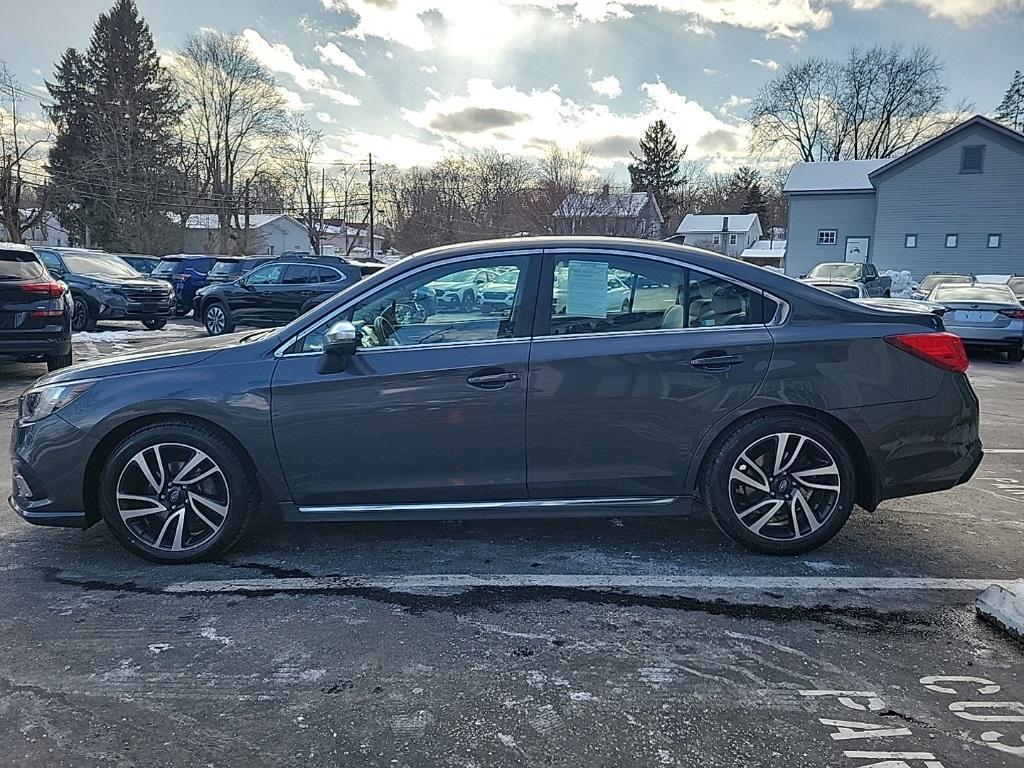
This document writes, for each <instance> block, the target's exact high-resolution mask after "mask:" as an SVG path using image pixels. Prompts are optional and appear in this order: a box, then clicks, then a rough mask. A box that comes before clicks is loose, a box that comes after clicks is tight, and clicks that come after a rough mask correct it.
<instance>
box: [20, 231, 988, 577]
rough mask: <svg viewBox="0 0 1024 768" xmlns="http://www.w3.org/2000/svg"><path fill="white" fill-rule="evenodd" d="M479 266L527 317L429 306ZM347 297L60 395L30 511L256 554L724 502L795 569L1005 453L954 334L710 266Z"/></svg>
mask: <svg viewBox="0 0 1024 768" xmlns="http://www.w3.org/2000/svg"><path fill="white" fill-rule="evenodd" d="M293 266H295V265H293V264H265V265H264V266H262V267H259V268H258V269H257V270H256V272H253V273H252V274H253V275H255V274H257V273H259V272H260V271H261V270H268V271H272V270H279V271H281V273H282V274H283V272H285V271H287V270H288V269H291V268H292V267H293ZM299 266H302V267H312V268H315V269H319V268H320V267H321V265H320V264H301V265H299ZM468 269H490V270H493V271H494V272H497V273H499V274H508V273H514V274H516V275H517V280H516V282H515V285H514V286H513V292H514V293H515V297H514V299H513V301H512V302H511V303H510V304H509V305H508V306H507V307H506V308H497V311H495V308H488V309H486V310H485V309H484V308H482V307H475V308H474V307H469V308H467V309H466V311H462V312H458V313H452V312H440V311H437V309H436V308H435V309H434V310H433V311H427V312H426V313H425V314H424V315H416V314H414V313H412V312H410V311H408V309H407V306H408V304H409V303H410V302H413V301H416V299H415V296H416V294H417V292H419V291H420V290H421V289H422V288H424V287H425V286H429V285H431V284H434V283H438V282H441V283H443V282H446V280H447V278H449V277H451V276H453V275H456V274H458V273H460V272H463V271H465V270H468ZM264 277H266V275H265V276H264ZM611 277H614V278H615V279H614V280H611V279H610V278H611ZM345 284H346V285H347V286H348V288H347V289H345V290H343V291H341V292H340V293H339V294H337V295H336V296H334V297H333V298H331V299H329V300H328V301H326V302H324V303H323V304H321V305H320V306H318V307H316V308H314V309H313V310H311V311H310V312H308V313H306V314H305V315H302V316H301V317H299V318H298V319H296V320H295V321H294V322H292V323H291V324H289V325H287V326H286V327H284V328H281V329H279V330H264V331H249V332H246V333H239V334H236V335H231V336H225V337H222V338H212V339H207V338H204V339H195V340H191V341H186V342H181V343H179V344H176V346H175V348H174V349H173V350H168V349H166V348H163V349H154V350H152V351H150V352H149V353H145V352H143V353H141V354H140V353H138V352H136V353H134V354H131V355H125V356H122V357H108V358H105V359H104V360H103V361H94V362H91V363H90V364H89V365H88V366H87V367H71V368H68V369H66V370H64V371H59V372H57V373H52V374H49V375H47V376H45V377H44V378H42V379H40V380H39V381H38V382H36V384H35V385H34V386H33V387H32V389H30V390H29V391H28V392H27V393H25V395H23V396H22V398H21V400H20V403H19V416H18V421H17V423H16V425H15V427H14V434H13V441H12V450H11V457H12V463H13V473H14V494H13V496H12V498H11V503H12V504H13V506H14V508H15V510H16V511H18V512H19V513H20V514H21V515H22V516H23V517H24V518H26V519H27V520H28V521H29V522H33V523H37V524H40V525H66V526H78V527H87V526H89V525H91V524H92V523H94V522H96V521H97V520H99V519H101V518H102V519H103V520H105V521H106V523H107V525H108V526H109V527H110V529H111V531H112V532H113V534H114V535H115V536H116V537H117V538H118V539H119V540H120V541H121V542H122V543H123V544H124V545H125V546H126V547H127V548H128V549H130V550H131V551H133V552H135V553H137V554H139V555H141V556H143V557H147V558H150V559H152V560H156V561H160V562H187V561H192V560H197V559H200V558H204V557H210V556H213V555H215V554H216V553H218V552H222V551H223V550H224V549H226V548H227V547H229V546H231V545H232V544H233V543H234V542H236V541H237V540H238V539H239V537H240V536H241V535H242V534H243V533H244V532H245V530H246V528H247V527H248V526H249V525H250V523H251V521H252V520H253V518H254V515H255V513H256V511H257V510H258V509H259V507H260V504H261V502H262V503H266V504H268V505H271V506H276V507H277V508H278V509H279V510H280V513H281V515H282V516H283V517H284V519H285V520H291V521H317V522H320V521H327V520H359V521H360V522H362V523H364V524H365V523H366V522H368V521H371V520H373V521H381V520H415V519H424V518H434V519H436V518H442V519H453V518H462V519H481V518H489V517H496V516H506V517H512V518H517V519H521V518H524V517H530V516H539V517H579V516H582V515H605V516H608V515H610V516H616V517H619V516H622V515H665V514H676V513H679V514H685V513H687V512H688V511H689V510H690V508H691V505H692V503H693V501H694V500H695V499H700V500H701V501H702V502H703V506H704V507H705V508H707V509H708V510H709V512H710V514H711V515H712V516H713V518H714V520H715V522H716V523H717V524H718V526H719V527H720V528H721V529H722V530H723V531H724V532H725V533H726V534H728V535H729V536H730V537H732V538H733V539H734V540H736V541H738V542H740V543H741V544H743V545H745V546H747V547H749V548H751V549H755V550H757V551H760V552H767V553H773V554H797V553H801V552H806V551H808V550H810V549H813V548H814V547H818V546H821V545H822V544H824V543H825V542H827V541H828V540H829V539H831V538H832V537H833V536H835V535H836V534H837V533H838V532H839V530H840V529H841V528H842V527H843V525H844V524H845V523H846V520H847V518H848V517H849V516H850V514H851V512H852V510H853V508H854V504H855V503H856V504H857V505H859V506H860V507H862V508H864V509H868V510H873V509H875V508H876V507H877V506H878V505H879V504H880V503H881V502H882V501H883V500H884V499H891V498H896V497H901V496H909V495H911V494H916V493H926V492H930V491H940V490H944V489H946V488H952V487H953V486H954V485H957V484H959V483H965V482H967V481H968V480H969V479H970V478H971V476H972V474H973V473H974V471H975V470H976V469H977V467H978V464H979V463H980V462H981V459H982V450H981V442H980V440H979V438H978V401H977V399H976V398H975V395H974V392H973V391H972V390H971V386H970V383H969V382H968V380H967V376H966V375H965V371H966V369H967V364H968V362H967V357H966V355H965V353H964V348H963V344H962V343H961V342H960V339H959V338H958V337H956V336H954V335H953V334H950V333H946V332H945V331H944V330H943V328H942V320H941V319H940V318H938V317H936V316H934V315H932V314H929V313H927V312H901V311H895V310H886V309H875V308H872V307H865V306H862V305H859V304H855V303H853V302H852V301H848V300H846V299H843V298H840V297H838V296H833V295H832V294H830V293H826V292H824V291H820V290H818V289H817V288H814V287H812V286H809V285H806V284H804V283H801V282H799V281H797V280H792V279H790V278H788V277H785V276H784V275H778V274H775V273H774V272H769V271H768V270H765V269H761V268H760V267H757V266H754V265H751V264H746V263H744V262H742V261H738V260H736V259H730V258H726V257H724V256H719V255H716V254H713V253H709V252H707V251H703V250H699V249H696V248H688V247H685V246H678V245H672V244H669V243H660V242H653V241H650V240H630V239H625V238H598V237H593V238H582V237H564V238H558V237H550V238H514V239H508V240H493V241H490V242H482V243H464V244H460V245H457V246H449V247H446V248H435V249H433V250H430V251H427V252H425V253H422V254H420V255H418V256H414V257H411V258H409V259H406V260H404V261H402V262H399V263H398V264H395V265H393V266H391V267H389V268H388V269H385V270H383V271H381V272H380V273H378V274H376V275H373V276H371V277H369V278H367V279H366V280H363V281H361V282H356V281H355V280H346V281H345ZM623 286H625V290H626V291H627V295H626V296H625V298H624V299H622V298H620V296H619V292H620V291H622V290H623ZM644 286H649V287H644ZM211 290H219V288H217V289H211ZM556 290H557V291H558V300H557V301H556ZM613 291H614V294H613V293H612V292H613ZM613 299H614V300H613ZM890 514H892V512H890ZM907 524H908V525H913V524H914V523H913V521H908V523H907ZM680 525H681V526H682V527H684V528H685V526H686V522H685V520H684V521H683V522H681V523H680Z"/></svg>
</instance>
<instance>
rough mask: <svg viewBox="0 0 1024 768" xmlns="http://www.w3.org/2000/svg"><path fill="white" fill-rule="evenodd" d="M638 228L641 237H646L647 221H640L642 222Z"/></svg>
mask: <svg viewBox="0 0 1024 768" xmlns="http://www.w3.org/2000/svg"><path fill="white" fill-rule="evenodd" d="M637 226H638V227H639V229H640V237H643V236H645V235H646V234H647V220H646V219H640V222H639V223H638V224H637Z"/></svg>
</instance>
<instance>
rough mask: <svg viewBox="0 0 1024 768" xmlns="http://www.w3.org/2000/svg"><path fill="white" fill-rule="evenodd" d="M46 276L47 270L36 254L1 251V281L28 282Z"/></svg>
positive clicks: (19, 251)
mask: <svg viewBox="0 0 1024 768" xmlns="http://www.w3.org/2000/svg"><path fill="white" fill-rule="evenodd" d="M45 276H46V270H44V269H43V265H42V263H41V262H40V261H39V257H38V256H36V255H35V254H34V253H31V252H30V251H21V250H6V249H2V250H0V280H27V279H32V278H36V277H45Z"/></svg>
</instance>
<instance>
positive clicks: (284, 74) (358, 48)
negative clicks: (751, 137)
mask: <svg viewBox="0 0 1024 768" xmlns="http://www.w3.org/2000/svg"><path fill="white" fill-rule="evenodd" d="M138 4H139V7H140V9H141V11H142V14H143V15H144V16H145V17H146V19H147V20H148V21H149V23H150V26H151V28H152V30H153V33H154V35H155V37H156V41H157V45H158V47H159V48H160V49H161V50H173V49H174V48H176V47H177V46H179V45H180V44H181V43H182V41H183V40H184V39H185V38H186V37H187V36H188V35H189V34H191V33H193V32H194V31H195V30H197V29H198V28H200V27H209V28H213V29H217V30H220V31H222V32H231V33H237V34H242V35H244V36H245V38H246V39H247V40H248V41H249V44H250V47H251V48H252V51H253V53H254V54H255V55H256V56H257V57H258V58H259V59H260V60H261V61H263V62H264V64H266V66H267V67H268V68H270V69H271V70H272V71H273V72H274V73H275V75H276V76H277V78H278V81H279V82H280V84H281V86H282V89H283V93H284V94H285V97H286V98H287V100H288V102H289V104H290V105H291V106H292V107H293V108H294V109H297V110H304V111H306V113H307V114H308V116H309V119H310V121H311V122H312V123H313V124H314V125H316V126H318V127H320V128H322V129H323V131H324V133H325V135H326V136H327V145H328V147H329V149H328V155H327V157H326V158H325V159H353V158H355V157H356V156H363V155H365V153H366V152H370V151H372V152H373V153H374V155H375V157H376V158H378V159H379V160H381V161H382V162H392V163H396V164H399V165H412V164H417V163H427V162H430V161H433V160H436V159H437V158H439V157H441V156H443V155H445V154H446V153H450V152H456V151H459V150H460V149H462V148H466V147H470V148H472V147H495V148H498V149H500V150H503V151H510V152H517V153H522V154H539V153H541V152H543V151H544V150H545V147H546V146H547V145H549V143H550V142H558V143H560V144H563V145H566V146H572V145H574V144H576V143H578V142H583V143H586V144H588V145H590V146H591V147H592V148H593V152H594V156H595V160H596V162H597V164H598V165H600V166H602V167H603V168H605V169H606V170H607V171H608V172H610V173H612V174H615V175H617V176H619V177H620V178H621V177H624V176H625V174H624V166H623V161H624V159H625V158H627V157H628V150H629V149H632V148H635V146H636V141H637V139H638V138H639V136H640V135H641V134H642V133H643V129H644V128H645V127H646V125H647V124H648V123H649V122H650V121H651V120H653V119H655V118H657V117H662V118H664V119H665V120H667V121H668V123H669V125H670V126H671V127H672V128H673V130H675V132H676V134H677V136H678V137H679V139H680V144H685V145H687V146H688V147H689V149H688V153H687V157H688V158H696V159H705V160H707V161H708V162H709V163H711V164H712V165H713V166H714V167H718V168H726V167H731V166H734V165H735V164H736V163H737V162H738V161H740V160H742V159H745V158H746V155H747V148H746V138H745V134H744V130H743V127H742V122H741V116H742V114H743V112H744V110H745V105H746V104H747V103H748V101H749V99H750V98H751V96H753V95H754V94H755V93H756V92H757V90H758V88H759V87H760V86H761V85H762V84H763V83H764V82H765V80H766V79H768V78H770V77H771V76H772V75H773V74H774V73H775V72H776V71H777V69H778V68H779V67H780V66H783V65H784V64H785V63H786V62H788V61H793V60H797V59H800V58H803V57H807V56H812V55H825V56H834V55H837V54H840V53H842V52H844V51H845V50H846V49H848V48H849V47H850V46H852V45H872V44H877V43H882V44H888V43H892V42H900V43H905V44H908V45H914V44H919V43H923V44H927V45H929V46H931V47H932V48H933V49H935V50H936V51H937V52H938V53H939V55H940V56H941V57H942V58H943V59H944V60H945V61H946V62H947V64H948V66H949V74H950V80H951V84H952V87H953V91H954V94H956V95H958V96H966V97H967V98H969V99H970V100H971V101H973V102H974V104H975V106H976V108H977V109H978V111H981V112H990V111H991V110H992V109H993V108H994V107H995V106H996V104H998V102H999V100H1000V98H1001V97H1002V93H1003V92H1004V91H1005V89H1006V87H1007V85H1008V84H1009V81H1010V78H1011V76H1012V74H1013V70H1014V69H1024V53H1021V51H1022V50H1024V49H1022V47H1021V32H1022V31H1024V0H288V2H281V0H244V1H243V0H138ZM5 5H7V4H6V3H5ZM109 5H110V3H109V2H108V1H107V0H33V1H32V2H19V3H11V4H9V5H8V7H6V8H5V10H4V22H5V23H4V25H3V29H2V30H0V56H2V57H3V58H4V59H6V61H7V62H8V65H9V66H10V67H11V69H12V70H13V71H14V73H15V74H16V75H17V76H18V77H19V78H20V79H21V81H22V83H23V85H25V86H26V87H27V88H28V89H33V88H36V89H38V88H39V87H40V86H41V84H42V81H43V79H44V78H47V77H49V76H50V73H51V72H52V71H53V66H54V62H55V61H56V60H57V59H58V58H59V56H60V52H61V51H62V50H63V49H64V48H66V47H68V46H75V47H82V48H84V47H85V46H86V45H87V44H88V38H89V35H90V33H91V28H92V24H93V22H94V20H95V17H96V15H97V14H98V13H99V12H101V11H103V10H105V9H106V8H107V7H108V6H109Z"/></svg>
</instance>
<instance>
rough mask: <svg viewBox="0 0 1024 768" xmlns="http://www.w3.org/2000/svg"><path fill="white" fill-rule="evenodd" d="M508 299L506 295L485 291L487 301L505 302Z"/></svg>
mask: <svg viewBox="0 0 1024 768" xmlns="http://www.w3.org/2000/svg"><path fill="white" fill-rule="evenodd" d="M507 297H508V294H505V293H494V292H493V291H484V298H485V299H494V300H496V301H504V300H505V299H506V298H507Z"/></svg>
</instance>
